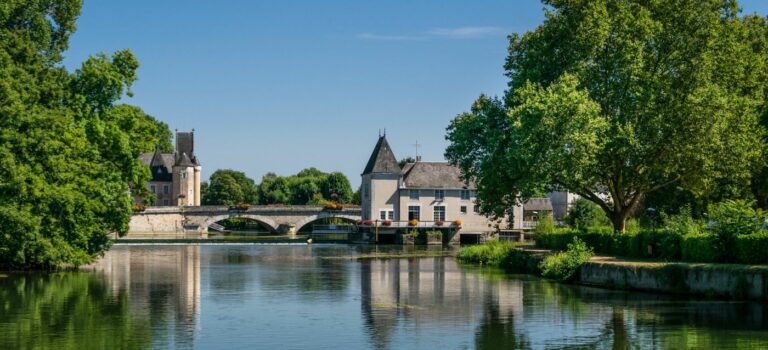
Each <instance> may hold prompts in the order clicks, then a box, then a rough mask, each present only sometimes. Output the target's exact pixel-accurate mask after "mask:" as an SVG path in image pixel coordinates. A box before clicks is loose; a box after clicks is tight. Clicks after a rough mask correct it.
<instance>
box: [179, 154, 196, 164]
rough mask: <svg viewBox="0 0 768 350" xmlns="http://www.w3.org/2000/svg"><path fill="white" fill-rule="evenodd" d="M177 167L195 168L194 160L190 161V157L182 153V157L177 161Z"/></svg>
mask: <svg viewBox="0 0 768 350" xmlns="http://www.w3.org/2000/svg"><path fill="white" fill-rule="evenodd" d="M176 165H177V166H194V163H192V160H191V159H189V156H187V154H186V153H182V154H181V156H179V158H178V159H177V160H176Z"/></svg>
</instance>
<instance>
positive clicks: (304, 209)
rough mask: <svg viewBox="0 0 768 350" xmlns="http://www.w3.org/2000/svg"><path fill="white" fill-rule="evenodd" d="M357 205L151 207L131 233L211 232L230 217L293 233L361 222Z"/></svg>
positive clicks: (134, 218) (137, 218)
mask: <svg viewBox="0 0 768 350" xmlns="http://www.w3.org/2000/svg"><path fill="white" fill-rule="evenodd" d="M360 216H361V210H360V207H357V206H344V207H341V209H336V210H329V209H326V208H324V207H322V206H311V205H285V206H282V205H257V206H252V207H250V208H248V209H247V210H234V209H231V208H230V207H227V206H198V207H150V208H147V210H145V211H143V212H140V213H135V214H133V216H132V217H131V222H130V226H129V229H128V234H132V233H133V234H145V233H152V234H161V233H208V227H210V226H211V225H212V224H214V223H216V222H218V221H221V220H224V219H227V218H248V219H253V220H256V221H259V222H261V223H263V224H264V225H266V226H267V227H269V229H270V230H272V231H273V232H277V233H287V234H292V233H296V232H298V230H299V229H301V227H303V226H304V225H307V224H309V223H311V222H313V221H315V220H318V219H323V218H342V219H347V220H351V221H355V220H360Z"/></svg>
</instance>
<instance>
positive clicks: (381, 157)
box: [363, 135, 400, 175]
mask: <svg viewBox="0 0 768 350" xmlns="http://www.w3.org/2000/svg"><path fill="white" fill-rule="evenodd" d="M372 173H384V174H397V173H400V166H399V165H398V164H397V159H396V158H395V154H394V153H393V152H392V148H390V147H389V142H387V137H386V135H384V136H380V137H379V141H378V142H376V146H375V147H374V148H373V153H371V158H369V159H368V164H367V165H366V166H365V170H363V175H367V174H372Z"/></svg>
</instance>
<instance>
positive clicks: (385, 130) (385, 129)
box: [384, 128, 387, 137]
mask: <svg viewBox="0 0 768 350" xmlns="http://www.w3.org/2000/svg"><path fill="white" fill-rule="evenodd" d="M384 137H387V128H384Z"/></svg>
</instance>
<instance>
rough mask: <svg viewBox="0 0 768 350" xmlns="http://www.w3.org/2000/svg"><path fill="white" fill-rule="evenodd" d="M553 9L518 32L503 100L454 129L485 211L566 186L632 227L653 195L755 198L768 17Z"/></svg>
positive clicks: (712, 9) (705, 11) (662, 4)
mask: <svg viewBox="0 0 768 350" xmlns="http://www.w3.org/2000/svg"><path fill="white" fill-rule="evenodd" d="M543 2H544V3H545V4H546V5H547V8H546V9H547V10H546V11H547V15H546V19H545V21H544V23H543V24H542V25H540V26H539V27H538V28H536V29H535V30H534V31H531V32H527V33H525V34H523V35H518V34H513V35H512V36H510V44H509V56H508V58H507V62H506V66H505V67H506V70H507V76H508V77H509V79H510V80H509V90H508V91H507V92H506V95H505V96H504V98H503V99H494V98H488V97H486V96H481V97H480V98H479V99H478V100H477V101H476V102H475V103H474V105H473V106H472V109H471V111H470V112H468V113H464V114H461V115H459V116H458V117H456V118H455V119H454V120H453V121H452V123H451V125H450V126H449V127H448V134H447V139H448V140H449V141H450V145H449V147H448V149H447V151H446V158H447V159H449V160H450V161H451V162H452V163H455V164H457V165H458V166H459V167H460V168H461V169H462V172H463V175H464V177H465V179H466V180H470V181H474V182H475V183H477V186H478V198H479V200H480V203H481V209H482V211H483V212H485V213H489V214H496V215H502V214H503V212H504V211H506V210H508V209H509V208H512V207H513V204H515V203H519V202H520V201H521V200H524V199H526V198H528V197H530V196H532V195H533V194H534V193H536V192H538V191H541V189H542V188H546V189H565V190H568V191H571V192H573V193H577V194H579V195H581V196H582V197H583V198H586V199H588V200H590V201H592V202H594V203H596V204H597V205H599V206H600V208H601V209H602V210H603V211H604V212H605V213H606V215H607V216H608V217H609V218H610V219H611V221H612V224H613V227H614V229H615V230H616V231H624V229H625V223H626V220H627V219H628V218H629V217H630V216H631V215H632V214H633V213H634V212H635V211H636V210H637V208H638V207H639V206H640V204H641V202H642V201H643V199H644V198H645V197H646V196H647V195H649V194H653V193H658V192H660V191H663V190H666V189H669V188H677V187H679V188H684V189H685V190H686V191H689V192H690V193H692V194H694V195H695V196H701V197H708V196H709V197H712V196H713V195H714V194H722V195H731V194H732V195H736V196H738V195H743V193H744V192H748V191H744V189H748V188H749V185H750V183H751V182H750V180H751V179H752V178H759V176H755V175H754V173H755V169H756V168H758V167H760V166H761V164H763V163H764V161H763V160H761V159H765V157H764V156H763V151H764V142H763V141H764V140H763V138H764V134H765V131H764V128H763V127H762V126H761V125H760V117H761V116H765V111H766V104H765V96H766V91H768V90H767V89H766V86H767V84H766V81H767V80H768V78H767V77H768V66H767V64H768V59H766V57H768V56H766V49H765V46H766V45H765V42H766V33H767V31H766V28H768V26H766V21H765V20H764V19H762V18H759V17H756V16H747V17H741V16H739V14H738V4H737V2H736V1H733V0H700V1H676V0H660V1H644V0H595V1H584V0H557V1H555V0H544V1H543ZM758 187H759V186H758ZM765 192H767V193H768V191H765ZM725 198H728V197H725Z"/></svg>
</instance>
